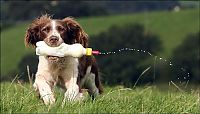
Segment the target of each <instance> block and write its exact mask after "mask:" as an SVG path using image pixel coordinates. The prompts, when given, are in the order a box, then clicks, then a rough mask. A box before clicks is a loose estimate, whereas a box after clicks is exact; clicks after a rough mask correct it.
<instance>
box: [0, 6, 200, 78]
mask: <svg viewBox="0 0 200 114" xmlns="http://www.w3.org/2000/svg"><path fill="white" fill-rule="evenodd" d="M199 20H200V19H199V9H190V10H181V11H180V12H169V11H162V12H144V13H138V14H125V15H114V16H104V17H90V18H80V19H77V21H78V22H79V23H80V24H81V25H82V27H83V28H84V30H85V31H86V32H87V33H88V34H89V36H91V35H96V34H98V33H100V32H102V31H106V30H107V29H108V28H109V27H110V26H112V25H115V24H116V25H119V26H123V25H124V24H125V23H141V24H144V26H145V28H146V30H147V31H151V32H153V33H155V34H158V35H159V37H160V39H161V40H162V41H163V44H164V51H163V52H162V53H161V54H160V55H161V56H163V57H165V58H166V57H169V56H170V54H171V51H172V50H173V49H174V48H175V47H176V46H177V45H179V44H180V43H181V42H182V40H183V39H184V38H185V36H186V35H187V34H190V33H195V32H197V31H199ZM28 23H30V22H26V23H24V24H19V25H17V26H13V27H12V28H9V29H7V30H4V31H2V32H1V75H5V74H7V73H8V72H10V71H16V70H17V64H18V63H19V61H20V60H21V58H22V57H23V56H24V55H26V54H27V53H31V51H30V50H31V49H27V48H25V46H24V44H23V43H24V34H25V31H26V28H27V27H28ZM108 50H109V49H108ZM32 52H33V50H32Z"/></svg>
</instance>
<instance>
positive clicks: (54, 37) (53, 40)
mask: <svg viewBox="0 0 200 114" xmlns="http://www.w3.org/2000/svg"><path fill="white" fill-rule="evenodd" d="M49 40H50V42H52V43H56V42H57V41H58V37H57V36H51V37H50V38H49Z"/></svg>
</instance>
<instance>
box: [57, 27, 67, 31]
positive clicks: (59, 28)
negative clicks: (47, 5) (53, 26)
mask: <svg viewBox="0 0 200 114" xmlns="http://www.w3.org/2000/svg"><path fill="white" fill-rule="evenodd" d="M57 30H58V31H59V32H64V31H65V28H64V27H62V26H58V27H57Z"/></svg>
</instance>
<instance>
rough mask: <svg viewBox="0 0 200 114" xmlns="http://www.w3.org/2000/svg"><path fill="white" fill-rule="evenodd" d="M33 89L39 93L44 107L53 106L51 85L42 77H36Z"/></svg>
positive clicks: (53, 99)
mask: <svg viewBox="0 0 200 114" xmlns="http://www.w3.org/2000/svg"><path fill="white" fill-rule="evenodd" d="M33 87H34V88H35V90H36V91H37V92H39V94H40V97H41V98H42V100H43V101H44V104H45V105H49V104H53V103H54V102H55V98H54V94H53V92H52V84H50V83H49V82H48V80H46V79H45V78H44V76H42V75H36V78H35V82H34V84H33Z"/></svg>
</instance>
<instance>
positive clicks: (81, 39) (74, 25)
mask: <svg viewBox="0 0 200 114" xmlns="http://www.w3.org/2000/svg"><path fill="white" fill-rule="evenodd" d="M63 21H64V23H66V25H67V28H68V34H69V35H68V36H69V37H71V39H75V41H76V43H80V44H82V45H83V47H88V35H87V34H86V33H85V32H84V30H83V29H82V27H81V26H80V25H79V24H78V22H76V21H75V20H74V19H73V18H70V17H67V18H64V19H63Z"/></svg>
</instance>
